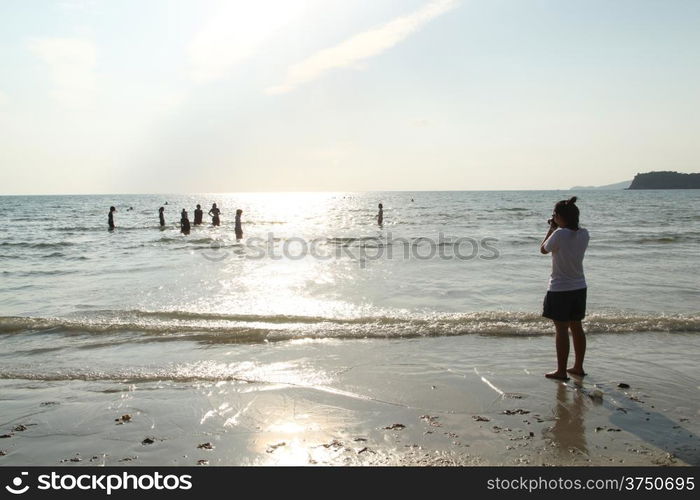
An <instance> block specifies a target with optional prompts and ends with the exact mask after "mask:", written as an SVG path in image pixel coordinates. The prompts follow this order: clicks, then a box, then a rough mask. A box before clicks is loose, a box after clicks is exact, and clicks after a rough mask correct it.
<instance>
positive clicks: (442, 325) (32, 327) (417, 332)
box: [0, 311, 700, 343]
mask: <svg viewBox="0 0 700 500" xmlns="http://www.w3.org/2000/svg"><path fill="white" fill-rule="evenodd" d="M584 327H585V329H586V332H587V333H591V334H602V333H610V334H615V333H635V332H668V333H673V332H688V333H695V332H700V316H687V315H686V316H684V315H664V314H661V315H629V314H592V315H589V316H588V317H587V319H586V320H585V322H584ZM552 331H553V330H552V326H551V322H550V321H549V320H546V319H544V318H542V317H541V316H540V315H539V314H535V313H523V312H491V311H484V312H475V313H430V314H418V313H414V314H411V313H407V314H405V315H397V316H386V315H378V316H363V317H349V318H333V317H323V316H292V315H256V314H199V313H190V312H182V311H163V312H149V311H123V312H118V311H97V312H94V313H91V314H90V315H86V316H83V317H79V318H77V317H76V318H36V317H0V334H20V333H33V332H39V333H57V334H65V335H81V334H83V335H89V334H119V333H127V332H128V333H138V334H142V335H145V336H149V337H158V338H159V339H161V340H194V341H200V342H211V343H255V342H264V341H273V340H288V339H297V338H339V339H343V338H348V339H351V338H412V337H432V336H454V335H484V336H538V335H549V334H551V333H552Z"/></svg>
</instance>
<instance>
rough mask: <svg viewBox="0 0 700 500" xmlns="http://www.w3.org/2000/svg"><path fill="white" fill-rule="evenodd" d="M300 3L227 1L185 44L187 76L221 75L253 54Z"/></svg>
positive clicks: (213, 77) (203, 79)
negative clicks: (187, 58) (188, 72)
mask: <svg viewBox="0 0 700 500" xmlns="http://www.w3.org/2000/svg"><path fill="white" fill-rule="evenodd" d="M303 7H304V2H298V1H291V0H256V1H250V0H229V1H227V2H223V4H222V6H221V8H219V10H218V11H216V12H215V13H214V15H213V16H212V17H211V18H210V19H209V21H208V22H206V23H205V25H204V26H203V27H202V29H201V30H200V31H199V33H198V34H197V35H196V36H195V37H194V39H193V40H192V42H191V43H190V46H189V47H188V57H189V64H190V77H191V78H192V79H193V80H194V81H195V82H196V83H205V82H208V81H212V80H217V79H219V78H222V77H225V76H226V74H227V73H228V71H229V70H230V68H231V67H232V66H234V65H235V64H237V63H239V62H241V61H244V60H246V59H248V58H249V57H251V56H252V55H254V54H255V53H256V51H257V50H258V48H259V47H260V45H261V44H262V43H263V42H264V41H265V40H266V39H267V38H269V37H270V35H272V34H273V33H274V32H275V31H276V30H278V29H279V28H281V27H282V26H284V25H285V24H287V23H289V22H292V21H293V20H294V19H295V18H296V16H297V15H298V14H299V13H300V12H301V11H302V10H303Z"/></svg>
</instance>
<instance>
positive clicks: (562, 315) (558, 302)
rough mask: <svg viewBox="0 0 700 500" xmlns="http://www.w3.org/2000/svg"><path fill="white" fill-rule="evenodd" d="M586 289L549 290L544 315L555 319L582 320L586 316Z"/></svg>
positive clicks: (545, 299) (545, 300) (545, 298)
mask: <svg viewBox="0 0 700 500" xmlns="http://www.w3.org/2000/svg"><path fill="white" fill-rule="evenodd" d="M586 290H587V288H581V289H579V290H567V291H566V292H547V295H545V297H544V305H543V310H542V316H544V317H545V318H549V319H553V320H554V321H581V320H582V319H583V318H584V317H585V316H586Z"/></svg>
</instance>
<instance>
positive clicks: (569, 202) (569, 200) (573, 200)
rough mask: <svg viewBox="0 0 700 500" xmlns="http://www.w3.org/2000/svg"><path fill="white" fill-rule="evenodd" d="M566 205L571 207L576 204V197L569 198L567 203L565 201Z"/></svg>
mask: <svg viewBox="0 0 700 500" xmlns="http://www.w3.org/2000/svg"><path fill="white" fill-rule="evenodd" d="M566 203H567V205H573V204H575V203H576V197H575V196H572V197H571V198H569V199H568V201H567V202H566Z"/></svg>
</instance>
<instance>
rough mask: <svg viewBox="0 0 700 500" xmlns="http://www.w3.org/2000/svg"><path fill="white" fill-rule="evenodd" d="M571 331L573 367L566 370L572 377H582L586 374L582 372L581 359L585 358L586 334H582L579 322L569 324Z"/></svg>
mask: <svg viewBox="0 0 700 500" xmlns="http://www.w3.org/2000/svg"><path fill="white" fill-rule="evenodd" d="M569 328H570V329H571V338H572V339H573V341H574V354H575V356H576V359H575V360H574V366H572V367H571V368H569V369H568V370H566V371H567V372H569V373H571V374H572V375H578V376H579V377H584V376H585V375H586V372H584V371H583V358H584V357H585V356H586V334H585V333H583V326H581V322H580V321H572V322H570V323H569Z"/></svg>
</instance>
